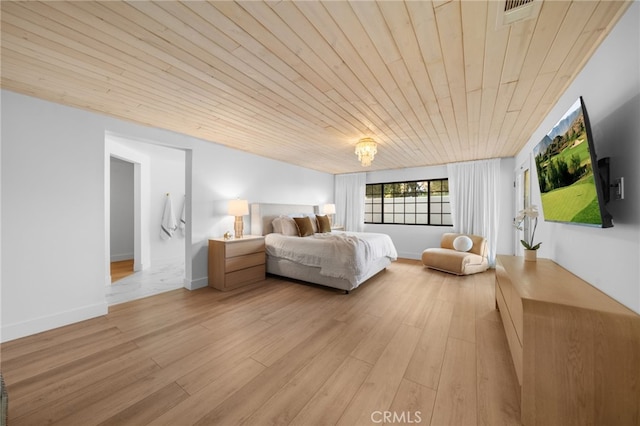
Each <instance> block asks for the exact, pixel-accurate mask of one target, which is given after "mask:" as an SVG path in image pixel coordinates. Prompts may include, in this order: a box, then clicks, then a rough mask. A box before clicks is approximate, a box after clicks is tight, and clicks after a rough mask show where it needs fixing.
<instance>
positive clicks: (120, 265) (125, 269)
mask: <svg viewBox="0 0 640 426" xmlns="http://www.w3.org/2000/svg"><path fill="white" fill-rule="evenodd" d="M131 274H133V259H130V260H121V261H118V262H111V282H112V283H114V282H116V281H118V280H121V279H123V278H124V277H128V276H129V275H131Z"/></svg>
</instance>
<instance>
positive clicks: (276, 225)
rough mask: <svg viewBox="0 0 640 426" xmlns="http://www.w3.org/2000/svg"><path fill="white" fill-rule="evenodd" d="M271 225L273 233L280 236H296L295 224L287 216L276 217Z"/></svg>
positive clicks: (296, 228)
mask: <svg viewBox="0 0 640 426" xmlns="http://www.w3.org/2000/svg"><path fill="white" fill-rule="evenodd" d="M271 223H272V225H273V232H277V233H278V234H282V235H296V236H297V235H298V227H297V226H296V222H295V221H294V220H293V219H292V218H290V217H288V216H280V217H277V218H275V219H274V220H273V222H271Z"/></svg>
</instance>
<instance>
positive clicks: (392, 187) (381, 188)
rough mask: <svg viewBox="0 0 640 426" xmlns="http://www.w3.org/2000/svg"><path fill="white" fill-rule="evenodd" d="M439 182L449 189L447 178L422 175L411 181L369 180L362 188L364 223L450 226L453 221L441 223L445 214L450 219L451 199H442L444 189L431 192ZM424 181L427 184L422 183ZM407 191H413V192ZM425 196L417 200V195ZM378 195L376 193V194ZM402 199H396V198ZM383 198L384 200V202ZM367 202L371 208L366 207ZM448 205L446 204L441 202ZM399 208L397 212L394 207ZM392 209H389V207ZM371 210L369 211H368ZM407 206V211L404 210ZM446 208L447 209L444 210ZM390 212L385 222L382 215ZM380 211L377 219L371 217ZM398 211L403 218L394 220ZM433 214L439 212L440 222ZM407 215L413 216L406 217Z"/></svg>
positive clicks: (447, 190) (447, 191)
mask: <svg viewBox="0 0 640 426" xmlns="http://www.w3.org/2000/svg"><path fill="white" fill-rule="evenodd" d="M435 182H438V183H440V187H441V188H442V186H444V185H446V193H447V194H448V193H449V179H448V178H439V179H421V180H411V181H398V182H381V183H368V184H366V188H365V200H364V203H365V220H364V223H365V224H371V225H418V226H449V227H452V226H453V224H452V223H444V222H445V217H447V216H448V217H449V221H451V209H450V206H451V203H450V201H444V200H443V197H444V195H442V194H443V192H441V194H440V195H439V196H434V194H433V193H434V192H435V191H434V188H433V186H434V183H435ZM424 185H426V187H425V186H424ZM410 194H415V195H414V196H412V195H410ZM425 194H426V196H427V201H426V202H423V201H419V199H418V198H419V197H418V195H423V196H424V195H425ZM375 195H377V197H375ZM407 198H413V201H410V202H407ZM400 199H401V200H402V202H401V203H400V202H398V200H400ZM385 200H387V201H386V202H385ZM368 205H370V206H371V208H370V209H367V206H368ZM375 205H379V212H374V210H375V209H374V206H375ZM424 205H426V212H425V211H424ZM435 205H440V209H439V210H440V211H439V212H434V210H435V208H434V207H435ZM445 205H448V206H449V208H445V207H444V206H445ZM398 206H402V207H401V208H399V209H398V210H399V211H398V212H397V213H396V208H397V207H398ZM389 209H391V210H389ZM367 210H370V211H367ZM407 210H410V211H407ZM445 210H448V211H445ZM389 214H392V215H393V219H392V221H391V222H385V215H389ZM377 215H379V217H380V221H374V217H375V216H377ZM397 215H402V221H396V219H397ZM432 215H438V216H439V218H440V223H433V222H434V221H433V220H432ZM419 216H424V218H423V219H426V221H425V220H423V221H420V220H419ZM407 217H410V218H412V220H411V219H410V220H409V221H407Z"/></svg>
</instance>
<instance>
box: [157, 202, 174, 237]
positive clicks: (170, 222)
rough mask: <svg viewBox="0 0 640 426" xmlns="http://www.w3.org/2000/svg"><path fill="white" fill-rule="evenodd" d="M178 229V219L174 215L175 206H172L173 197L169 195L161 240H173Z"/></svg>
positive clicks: (165, 207)
mask: <svg viewBox="0 0 640 426" xmlns="http://www.w3.org/2000/svg"><path fill="white" fill-rule="evenodd" d="M177 227H178V225H177V224H176V217H175V216H174V215H173V206H172V205H171V196H170V195H169V194H167V199H166V200H165V202H164V211H163V212H162V224H161V225H160V238H162V239H163V240H169V239H171V237H173V232H174V231H175V230H176V228H177Z"/></svg>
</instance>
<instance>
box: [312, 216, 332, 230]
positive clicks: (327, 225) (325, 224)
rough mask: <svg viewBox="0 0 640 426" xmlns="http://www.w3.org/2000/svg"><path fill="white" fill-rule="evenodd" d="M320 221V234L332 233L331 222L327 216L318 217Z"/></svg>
mask: <svg viewBox="0 0 640 426" xmlns="http://www.w3.org/2000/svg"><path fill="white" fill-rule="evenodd" d="M316 219H317V220H318V232H323V233H324V232H331V221H330V220H329V217H328V216H327V215H325V216H316Z"/></svg>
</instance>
